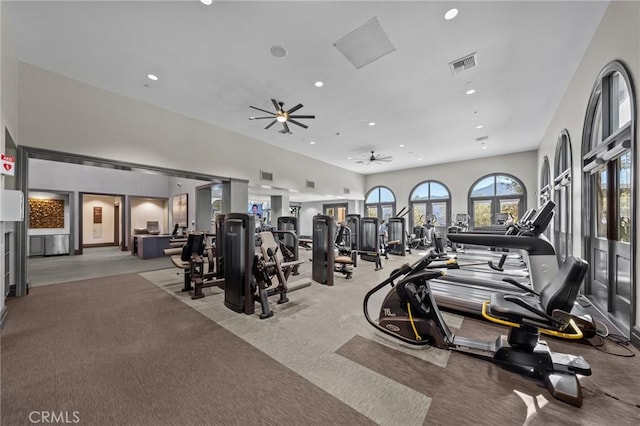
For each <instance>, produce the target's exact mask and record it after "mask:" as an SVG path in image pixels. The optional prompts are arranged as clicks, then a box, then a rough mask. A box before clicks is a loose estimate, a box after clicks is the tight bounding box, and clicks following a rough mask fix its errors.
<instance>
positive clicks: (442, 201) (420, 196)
mask: <svg viewBox="0 0 640 426" xmlns="http://www.w3.org/2000/svg"><path fill="white" fill-rule="evenodd" d="M409 208H410V209H411V212H413V214H412V215H411V218H410V220H411V223H410V226H411V227H414V226H421V225H424V224H426V222H427V217H430V216H435V219H436V222H435V223H432V225H434V226H437V227H441V228H442V229H439V230H446V228H447V227H448V226H449V222H450V220H451V213H450V212H451V193H450V192H449V189H448V188H447V187H446V186H445V185H444V184H442V183H440V182H438V181H435V180H428V181H425V182H422V183H419V184H418V185H416V186H415V187H414V188H413V190H412V191H411V194H410V195H409Z"/></svg>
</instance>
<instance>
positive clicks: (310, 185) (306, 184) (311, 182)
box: [304, 180, 316, 188]
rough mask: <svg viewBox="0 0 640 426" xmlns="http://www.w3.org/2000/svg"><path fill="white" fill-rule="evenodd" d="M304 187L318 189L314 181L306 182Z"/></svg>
mask: <svg viewBox="0 0 640 426" xmlns="http://www.w3.org/2000/svg"><path fill="white" fill-rule="evenodd" d="M304 186H305V187H306V188H315V187H316V183H315V182H314V181H312V180H305V181H304Z"/></svg>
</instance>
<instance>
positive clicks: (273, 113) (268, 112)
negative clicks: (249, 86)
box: [249, 105, 276, 115]
mask: <svg viewBox="0 0 640 426" xmlns="http://www.w3.org/2000/svg"><path fill="white" fill-rule="evenodd" d="M249 108H253V109H257V110H258V111H262V112H266V113H267V114H271V115H276V113H275V112H271V111H267V110H266V109H262V108H258V107H254V106H251V105H249Z"/></svg>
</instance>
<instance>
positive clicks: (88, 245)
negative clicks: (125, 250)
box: [82, 243, 118, 248]
mask: <svg viewBox="0 0 640 426" xmlns="http://www.w3.org/2000/svg"><path fill="white" fill-rule="evenodd" d="M92 247H118V244H116V243H98V244H83V245H82V248H92Z"/></svg>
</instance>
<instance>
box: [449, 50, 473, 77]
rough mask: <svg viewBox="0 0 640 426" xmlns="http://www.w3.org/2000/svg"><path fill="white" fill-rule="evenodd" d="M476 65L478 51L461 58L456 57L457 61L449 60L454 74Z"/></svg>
mask: <svg viewBox="0 0 640 426" xmlns="http://www.w3.org/2000/svg"><path fill="white" fill-rule="evenodd" d="M476 66H478V56H477V52H473V53H472V54H470V55H466V56H463V57H462V58H460V59H456V60H455V61H452V62H449V67H450V68H451V72H452V73H453V74H457V73H459V72H462V71H466V70H468V69H470V68H475V67H476Z"/></svg>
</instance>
